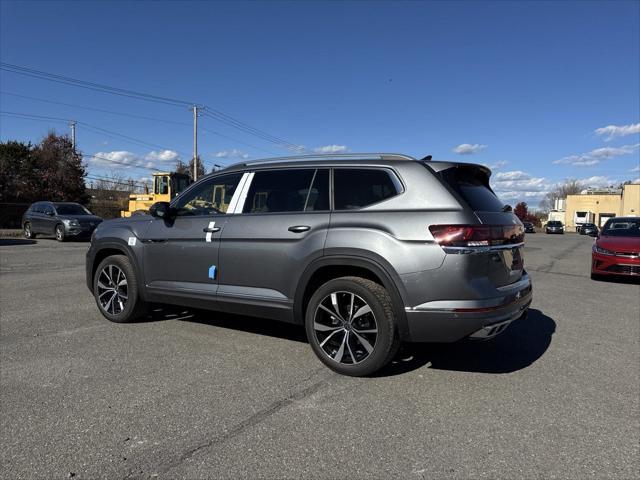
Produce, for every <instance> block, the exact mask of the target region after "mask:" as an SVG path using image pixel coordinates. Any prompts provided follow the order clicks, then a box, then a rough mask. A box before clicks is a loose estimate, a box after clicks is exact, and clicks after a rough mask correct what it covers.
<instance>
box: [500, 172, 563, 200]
mask: <svg viewBox="0 0 640 480" xmlns="http://www.w3.org/2000/svg"><path fill="white" fill-rule="evenodd" d="M491 187H492V188H493V190H494V191H495V192H496V194H497V195H498V197H500V199H501V200H502V201H504V202H507V203H508V202H511V203H513V202H514V201H519V200H527V201H528V202H531V203H536V202H538V201H540V200H542V197H544V196H545V195H546V194H547V192H548V191H549V189H550V187H551V186H550V184H549V182H548V181H547V179H546V178H544V177H532V176H531V175H529V174H528V173H526V172H523V171H521V170H513V171H510V172H498V173H496V174H495V175H494V176H492V177H491Z"/></svg>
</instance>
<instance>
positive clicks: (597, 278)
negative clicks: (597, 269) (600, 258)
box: [591, 273, 602, 282]
mask: <svg viewBox="0 0 640 480" xmlns="http://www.w3.org/2000/svg"><path fill="white" fill-rule="evenodd" d="M591 280H595V281H597V282H599V281H601V280H602V275H598V274H597V273H591Z"/></svg>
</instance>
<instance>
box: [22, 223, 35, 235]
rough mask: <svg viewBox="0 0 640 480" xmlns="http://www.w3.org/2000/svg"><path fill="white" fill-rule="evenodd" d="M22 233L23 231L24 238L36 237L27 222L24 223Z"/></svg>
mask: <svg viewBox="0 0 640 480" xmlns="http://www.w3.org/2000/svg"><path fill="white" fill-rule="evenodd" d="M23 233H24V238H28V239H33V238H36V234H35V233H33V230H32V229H31V224H30V223H29V222H27V223H25V224H24V227H23Z"/></svg>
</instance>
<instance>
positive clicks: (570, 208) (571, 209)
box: [564, 184, 640, 231]
mask: <svg viewBox="0 0 640 480" xmlns="http://www.w3.org/2000/svg"><path fill="white" fill-rule="evenodd" d="M576 212H593V213H595V219H594V223H595V224H596V225H598V226H600V225H601V222H600V220H601V215H603V214H605V215H606V214H614V215H615V216H622V215H624V216H631V217H634V216H635V217H637V216H640V184H632V185H625V186H624V189H623V190H622V194H601V195H567V203H566V210H565V216H564V218H565V221H564V224H565V227H566V229H567V230H568V231H572V230H575V227H576V225H575V222H574V218H575V213H576Z"/></svg>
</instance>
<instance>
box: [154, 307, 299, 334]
mask: <svg viewBox="0 0 640 480" xmlns="http://www.w3.org/2000/svg"><path fill="white" fill-rule="evenodd" d="M161 320H183V321H187V322H194V323H201V324H204V325H211V326H212V327H219V328H228V329H231V330H238V331H242V332H247V333H253V334H256V335H266V336H269V337H276V338H282V339H285V340H292V341H295V342H302V343H308V342H307V335H306V333H305V331H304V328H303V327H302V326H301V325H293V324H291V323H285V322H278V321H276V320H270V319H268V318H258V317H248V316H244V315H234V314H231V313H222V312H214V311H207V310H187V309H185V308H181V307H172V306H162V307H157V308H155V309H154V310H153V311H152V312H151V315H150V316H148V317H147V318H146V319H143V320H142V321H143V322H144V321H161Z"/></svg>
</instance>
